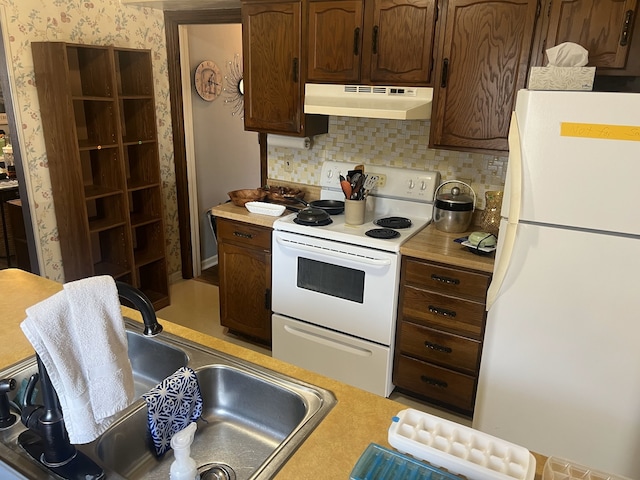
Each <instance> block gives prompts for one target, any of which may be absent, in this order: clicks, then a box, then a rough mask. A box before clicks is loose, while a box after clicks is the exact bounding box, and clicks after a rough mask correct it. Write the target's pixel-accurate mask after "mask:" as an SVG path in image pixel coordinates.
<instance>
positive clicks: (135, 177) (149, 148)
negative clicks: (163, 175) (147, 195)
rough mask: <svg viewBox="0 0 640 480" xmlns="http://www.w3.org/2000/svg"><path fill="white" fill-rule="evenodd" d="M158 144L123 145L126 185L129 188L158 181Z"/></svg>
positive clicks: (140, 186) (154, 183)
mask: <svg viewBox="0 0 640 480" xmlns="http://www.w3.org/2000/svg"><path fill="white" fill-rule="evenodd" d="M157 158H158V146H157V144H156V143H155V142H147V143H143V142H140V143H137V142H136V143H134V144H127V145H125V147H124V159H125V169H126V172H127V186H128V188H129V189H136V188H142V187H147V186H149V185H156V184H158V183H160V165H158V161H157Z"/></svg>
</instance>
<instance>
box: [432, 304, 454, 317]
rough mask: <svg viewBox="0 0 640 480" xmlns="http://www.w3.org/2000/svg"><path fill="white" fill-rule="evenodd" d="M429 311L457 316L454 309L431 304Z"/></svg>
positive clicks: (446, 315)
mask: <svg viewBox="0 0 640 480" xmlns="http://www.w3.org/2000/svg"><path fill="white" fill-rule="evenodd" d="M429 311H430V312H431V313H435V314H436V315H442V316H443V317H451V318H455V316H456V312H454V311H453V310H446V309H444V308H440V307H434V306H433V305H429Z"/></svg>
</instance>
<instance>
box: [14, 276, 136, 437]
mask: <svg viewBox="0 0 640 480" xmlns="http://www.w3.org/2000/svg"><path fill="white" fill-rule="evenodd" d="M20 326H21V328H22V331H23V332H24V334H25V335H26V336H27V338H28V339H29V341H30V342H31V345H33V348H34V349H35V351H36V353H37V354H38V355H39V356H40V359H41V360H42V363H43V364H44V366H45V367H46V369H47V372H48V374H49V377H50V378H51V383H52V384H53V386H54V388H55V389H56V393H57V394H58V398H59V399H60V406H61V407H62V414H63V416H64V422H65V425H66V427H67V432H68V433H69V440H70V441H71V443H73V444H82V443H89V442H91V441H93V440H95V439H96V438H97V437H98V436H99V435H100V434H102V433H103V432H104V431H105V430H106V429H107V427H108V426H109V425H110V424H111V423H112V422H113V416H114V415H115V414H116V413H118V412H120V411H121V410H123V409H124V408H126V407H128V406H129V405H130V404H131V403H132V402H133V400H134V384H133V372H132V369H131V363H130V361H129V356H128V354H127V337H126V332H125V328H124V319H123V318H122V312H121V310H120V300H119V296H118V289H117V287H116V284H115V282H114V280H113V278H112V277H110V276H107V275H104V276H98V277H89V278H86V279H82V280H78V281H75V282H69V283H67V284H65V285H64V290H62V291H61V292H58V293H56V294H55V295H53V296H51V297H49V298H48V299H46V300H44V301H42V302H40V303H38V304H36V305H34V306H32V307H30V308H28V309H27V318H26V319H25V320H24V321H23V322H22V323H21V324H20Z"/></svg>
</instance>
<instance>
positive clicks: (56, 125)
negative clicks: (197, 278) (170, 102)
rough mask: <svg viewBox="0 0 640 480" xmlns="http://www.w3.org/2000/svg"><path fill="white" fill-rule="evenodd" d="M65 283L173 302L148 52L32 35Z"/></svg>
mask: <svg viewBox="0 0 640 480" xmlns="http://www.w3.org/2000/svg"><path fill="white" fill-rule="evenodd" d="M31 45H32V50H33V60H34V66H35V74H36V85H37V88H38V98H39V101H40V109H41V112H42V113H41V114H42V123H43V131H44V136H45V142H46V146H47V159H48V163H49V171H50V174H51V183H52V189H53V200H54V204H55V208H56V218H57V221H58V233H59V237H60V248H61V251H62V260H63V264H64V272H65V280H66V281H71V280H77V279H80V278H84V277H88V276H92V275H112V276H113V277H114V278H116V279H118V280H122V281H124V282H127V283H130V284H131V285H134V286H135V287H137V288H139V289H141V290H142V291H143V292H144V293H145V294H146V295H147V296H148V297H149V298H150V300H151V301H152V302H153V303H154V307H155V308H156V309H159V308H162V307H164V306H167V305H169V286H168V280H167V265H166V253H165V239H164V224H163V214H162V192H161V179H160V165H159V159H158V143H157V131H156V118H155V106H154V94H153V75H152V66H151V52H150V51H149V50H134V49H126V48H115V47H107V46H94V45H76V44H69V43H63V42H33V43H32V44H31Z"/></svg>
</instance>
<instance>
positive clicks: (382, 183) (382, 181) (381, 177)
mask: <svg viewBox="0 0 640 480" xmlns="http://www.w3.org/2000/svg"><path fill="white" fill-rule="evenodd" d="M376 175H378V174H376ZM378 177H379V178H378V183H377V184H376V186H377V187H378V188H382V187H384V186H385V185H386V184H387V176H386V175H384V174H382V175H378Z"/></svg>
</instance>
